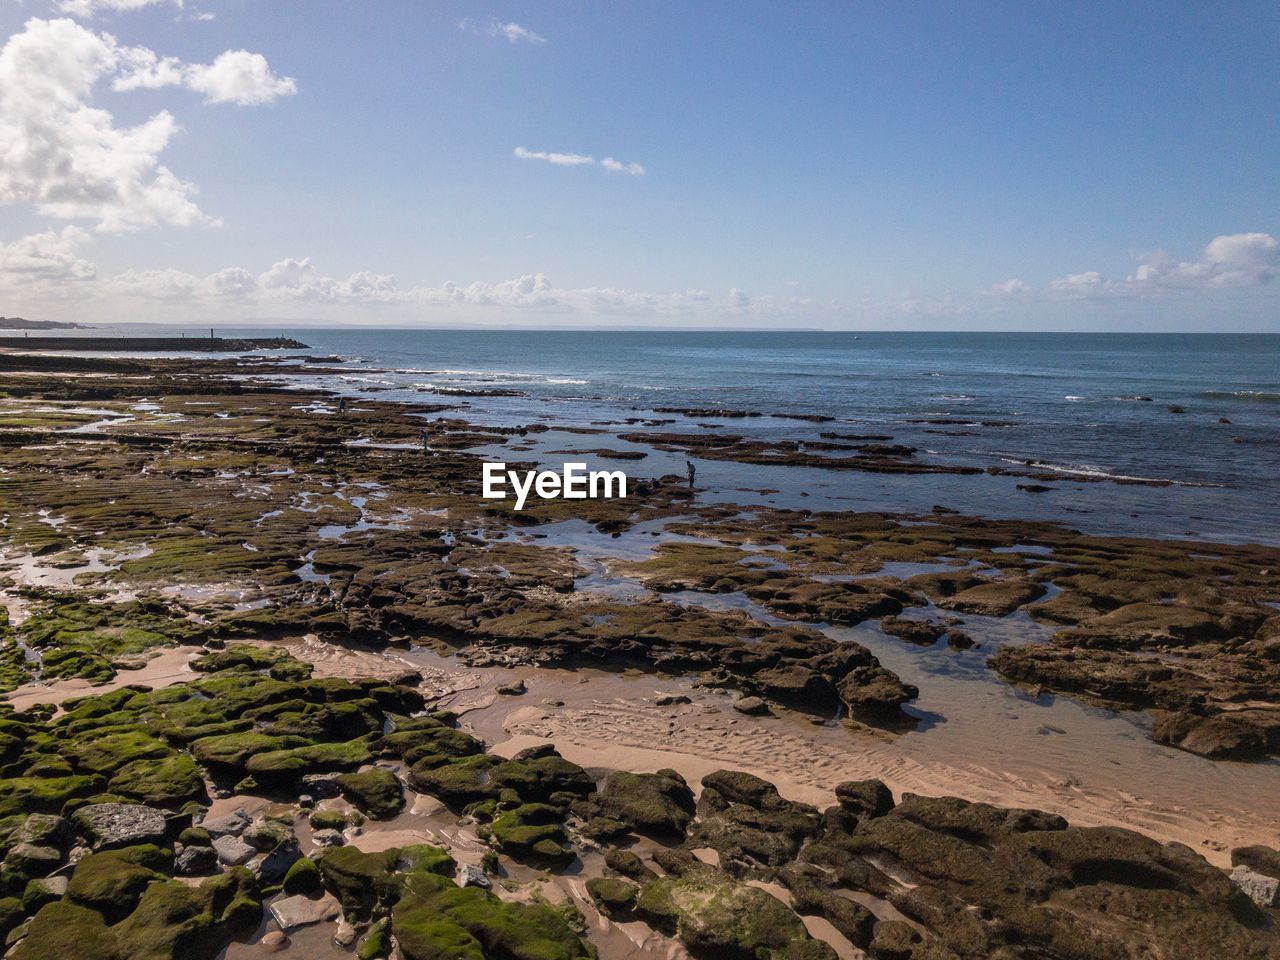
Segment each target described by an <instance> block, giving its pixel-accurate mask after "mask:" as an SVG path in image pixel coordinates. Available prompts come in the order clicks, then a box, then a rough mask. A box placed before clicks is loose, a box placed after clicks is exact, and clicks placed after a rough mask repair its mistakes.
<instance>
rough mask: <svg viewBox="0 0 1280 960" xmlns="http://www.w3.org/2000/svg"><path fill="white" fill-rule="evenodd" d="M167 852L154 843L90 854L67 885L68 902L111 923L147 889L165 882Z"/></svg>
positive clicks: (125, 912) (131, 910)
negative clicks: (157, 882)
mask: <svg viewBox="0 0 1280 960" xmlns="http://www.w3.org/2000/svg"><path fill="white" fill-rule="evenodd" d="M167 852H168V851H164V850H161V849H160V848H159V847H157V846H155V845H153V844H144V845H142V846H137V847H123V848H121V849H119V850H108V851H105V852H103V853H91V854H89V856H87V857H85V858H84V859H83V860H81V861H80V862H79V863H77V864H76V868H75V871H74V872H73V873H72V874H71V882H70V883H69V884H68V885H67V899H68V900H70V901H71V902H73V903H77V904H79V905H80V906H82V907H89V908H90V909H92V910H96V911H97V912H98V913H100V914H102V915H103V916H104V917H106V918H107V921H108V922H110V923H115V922H116V921H118V920H123V919H124V918H125V917H126V916H128V915H129V914H130V913H132V912H133V909H134V908H135V907H136V906H137V904H138V899H139V898H140V897H141V896H142V893H143V891H144V890H146V888H147V886H148V885H149V884H151V883H152V882H154V881H157V880H165V879H167V878H166V877H165V875H164V874H163V873H161V872H160V869H161V868H164V867H167V866H168V862H169V861H168V858H167V857H166V856H165V854H166V853H167Z"/></svg>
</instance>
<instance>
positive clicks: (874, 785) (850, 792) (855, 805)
mask: <svg viewBox="0 0 1280 960" xmlns="http://www.w3.org/2000/svg"><path fill="white" fill-rule="evenodd" d="M836 800H838V801H839V803H840V806H841V807H843V808H844V809H845V810H847V811H849V812H850V813H852V814H856V815H857V816H860V817H883V816H884V815H885V814H886V813H888V812H889V811H890V810H892V809H893V793H892V792H891V791H890V790H889V788H888V787H886V786H885V785H884V784H883V783H881V782H880V781H879V780H848V781H846V782H844V783H838V784H836Z"/></svg>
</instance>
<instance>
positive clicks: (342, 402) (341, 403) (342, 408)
mask: <svg viewBox="0 0 1280 960" xmlns="http://www.w3.org/2000/svg"><path fill="white" fill-rule="evenodd" d="M346 415H347V398H346V397H339V398H338V416H340V417H345V416H346Z"/></svg>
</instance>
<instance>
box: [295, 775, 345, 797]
mask: <svg viewBox="0 0 1280 960" xmlns="http://www.w3.org/2000/svg"><path fill="white" fill-rule="evenodd" d="M337 778H338V775H337V774H336V773H309V774H307V775H306V776H305V777H303V778H302V780H301V781H299V784H298V786H299V789H300V790H301V791H302V794H303V796H299V797H298V802H299V803H301V802H302V800H303V797H304V796H309V797H312V798H319V799H322V800H324V799H328V798H330V797H336V796H337V795H338V784H337V782H336V781H337ZM313 802H314V801H313Z"/></svg>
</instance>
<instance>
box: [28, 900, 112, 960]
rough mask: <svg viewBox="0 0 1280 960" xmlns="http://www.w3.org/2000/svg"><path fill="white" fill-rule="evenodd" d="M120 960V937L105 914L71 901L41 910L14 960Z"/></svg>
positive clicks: (58, 902)
mask: <svg viewBox="0 0 1280 960" xmlns="http://www.w3.org/2000/svg"><path fill="white" fill-rule="evenodd" d="M72 957H74V958H75V960H120V955H119V952H118V947H117V942H116V936H115V934H114V933H113V932H112V931H111V930H110V928H108V927H107V923H106V921H105V920H103V918H102V914H100V913H98V912H97V911H96V910H90V909H89V908H88V907H82V906H80V905H78V904H76V903H72V902H71V901H69V900H55V901H54V902H53V903H50V904H47V905H46V906H44V907H41V908H40V911H39V912H38V913H37V914H36V915H35V917H34V918H33V919H32V921H31V924H30V926H29V927H28V928H27V935H26V936H25V937H23V938H22V940H21V941H19V943H18V944H17V946H15V947H14V948H13V953H12V954H11V955H10V960H68V958H72Z"/></svg>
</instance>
